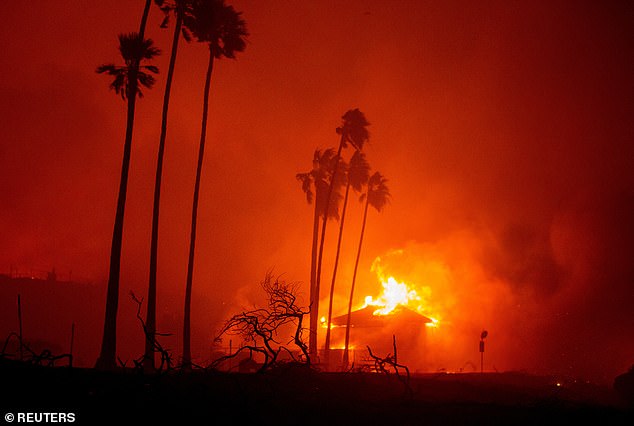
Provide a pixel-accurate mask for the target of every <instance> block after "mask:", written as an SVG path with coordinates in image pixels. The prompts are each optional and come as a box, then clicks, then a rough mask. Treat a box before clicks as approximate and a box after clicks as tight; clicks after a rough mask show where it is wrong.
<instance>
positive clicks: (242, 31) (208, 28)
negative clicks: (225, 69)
mask: <svg viewBox="0 0 634 426" xmlns="http://www.w3.org/2000/svg"><path fill="white" fill-rule="evenodd" d="M190 10H191V13H190V14H188V15H187V16H185V17H184V21H183V24H184V26H185V27H187V28H188V30H189V31H191V33H192V35H193V36H195V37H196V39H197V40H198V41H200V42H203V43H208V44H209V49H210V50H211V53H212V54H213V55H214V57H215V58H218V59H220V58H222V57H226V58H231V59H234V58H235V54H236V53H237V52H242V51H244V50H245V48H246V40H245V39H246V37H247V36H248V35H249V33H248V31H247V29H246V23H245V21H244V19H242V13H241V12H238V11H236V10H235V9H234V8H233V6H230V5H227V4H225V1H224V0H193V1H192V5H191V9H190Z"/></svg>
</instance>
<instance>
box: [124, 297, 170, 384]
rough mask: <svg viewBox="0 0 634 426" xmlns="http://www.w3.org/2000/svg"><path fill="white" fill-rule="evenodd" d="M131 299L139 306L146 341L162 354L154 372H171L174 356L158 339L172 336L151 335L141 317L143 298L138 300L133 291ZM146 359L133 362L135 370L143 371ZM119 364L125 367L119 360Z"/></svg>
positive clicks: (141, 357)
mask: <svg viewBox="0 0 634 426" xmlns="http://www.w3.org/2000/svg"><path fill="white" fill-rule="evenodd" d="M130 297H132V300H133V301H134V302H135V303H136V304H137V311H136V317H137V319H138V320H139V322H140V323H141V327H142V328H143V334H144V335H145V339H146V340H147V341H148V342H149V343H150V344H151V346H152V350H153V351H154V352H156V353H158V354H160V356H161V363H160V364H159V365H158V367H155V368H154V370H155V371H156V372H158V373H160V372H162V371H163V369H165V371H169V370H171V369H172V354H171V353H170V352H169V350H167V349H165V348H163V346H162V345H161V344H160V342H159V341H158V337H167V336H171V334H170V333H158V332H156V331H155V332H154V333H153V334H151V333H149V332H148V329H147V326H146V324H145V321H144V320H143V317H142V316H141V306H142V305H143V298H141V299H138V298H137V297H136V296H135V294H134V293H133V292H132V291H131V292H130ZM145 359H146V355H145V354H143V355H141V356H140V357H139V358H137V359H134V360H132V361H133V362H134V369H135V370H139V371H143V370H144V368H145V367H144V364H145ZM119 363H121V364H122V366H123V367H125V363H122V362H121V360H119Z"/></svg>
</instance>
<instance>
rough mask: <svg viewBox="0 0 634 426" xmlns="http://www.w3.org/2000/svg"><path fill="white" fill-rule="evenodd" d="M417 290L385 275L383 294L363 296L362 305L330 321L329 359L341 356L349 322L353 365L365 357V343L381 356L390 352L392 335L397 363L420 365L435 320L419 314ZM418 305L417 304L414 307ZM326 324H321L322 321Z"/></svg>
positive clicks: (338, 360)
mask: <svg viewBox="0 0 634 426" xmlns="http://www.w3.org/2000/svg"><path fill="white" fill-rule="evenodd" d="M417 301H418V302H419V301H420V297H419V296H418V294H417V292H416V291H415V290H413V289H410V288H409V287H408V286H407V285H406V284H405V283H402V282H398V281H396V279H394V278H393V277H389V278H388V279H387V280H386V281H385V282H383V294H382V295H381V296H379V297H378V298H377V299H374V298H372V297H371V296H367V297H366V298H365V304H364V306H363V307H362V308H360V309H357V310H355V311H352V312H351V314H350V321H348V315H347V314H345V315H341V316H338V317H335V318H333V319H332V322H331V336H332V337H331V339H332V342H333V345H331V348H334V349H331V362H335V363H338V362H340V360H341V359H342V355H343V348H344V341H345V334H346V327H347V326H348V322H349V323H350V342H349V350H350V351H351V354H350V359H351V360H354V363H355V364H356V365H359V364H363V363H364V362H366V361H367V360H368V356H369V353H368V350H367V347H368V346H369V347H370V348H371V349H372V352H373V353H374V354H375V355H377V356H381V357H385V356H387V355H388V354H394V347H393V337H392V336H394V337H396V342H397V350H398V359H399V362H401V363H404V364H408V363H410V365H416V366H417V368H420V367H421V366H422V364H423V363H422V362H421V361H422V360H424V359H425V351H426V349H427V340H428V339H427V338H428V334H429V329H430V328H435V327H436V325H437V323H438V321H437V320H436V319H433V318H431V317H428V316H426V315H423V314H421V313H420V310H421V307H420V306H419V304H418V303H416V302H417ZM417 305H418V306H417ZM322 325H323V326H324V327H327V325H326V324H325V323H323V324H322Z"/></svg>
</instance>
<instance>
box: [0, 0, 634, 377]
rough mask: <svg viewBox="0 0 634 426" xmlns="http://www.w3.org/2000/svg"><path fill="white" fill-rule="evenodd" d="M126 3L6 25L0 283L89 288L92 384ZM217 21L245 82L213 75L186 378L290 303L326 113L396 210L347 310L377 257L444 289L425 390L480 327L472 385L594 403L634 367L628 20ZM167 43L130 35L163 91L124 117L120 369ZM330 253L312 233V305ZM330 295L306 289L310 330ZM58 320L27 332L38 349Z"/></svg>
mask: <svg viewBox="0 0 634 426" xmlns="http://www.w3.org/2000/svg"><path fill="white" fill-rule="evenodd" d="M143 3H144V2H142V1H129V0H112V1H108V2H86V1H80V0H75V1H47V0H40V1H31V2H8V3H7V4H5V5H3V6H4V7H3V15H4V16H3V25H2V26H1V27H0V51H1V52H2V55H0V64H1V66H0V113H1V117H2V125H1V126H0V132H1V133H0V135H1V136H0V204H1V206H2V207H1V209H0V233H1V234H0V235H1V240H0V272H2V273H8V272H9V271H10V270H18V271H28V270H31V269H33V270H44V271H47V270H50V269H52V268H55V269H56V271H57V273H58V275H59V276H60V277H62V278H65V277H66V276H68V274H70V273H71V271H72V278H73V279H74V280H77V281H80V282H85V285H90V286H96V287H98V288H99V289H101V290H100V291H101V293H98V294H100V295H102V296H103V297H100V298H98V299H95V300H77V304H78V305H86V304H91V308H90V310H91V311H93V312H95V318H98V319H96V320H94V321H93V322H94V324H92V325H91V326H93V325H94V328H95V329H94V332H91V333H90V336H88V335H86V336H85V338H84V342H86V344H85V347H84V348H78V351H80V350H83V351H84V353H85V359H86V360H87V362H88V363H92V362H93V361H94V359H96V356H97V351H98V341H99V339H100V338H101V330H102V328H101V327H102V321H103V310H104V302H105V290H106V282H107V271H108V264H109V250H110V243H111V236H112V226H113V221H114V213H115V203H116V197H117V190H118V181H119V174H120V166H121V157H122V149H123V140H124V132H125V112H126V105H125V103H124V102H122V101H121V99H120V98H118V97H117V96H115V94H114V93H113V92H112V91H109V90H108V84H109V81H108V80H107V78H106V77H104V76H102V75H97V74H96V73H95V68H96V67H97V66H98V65H99V64H102V63H106V62H115V63H118V62H119V61H120V57H119V55H118V51H117V34H118V33H121V32H129V31H136V30H137V29H138V26H139V20H140V17H141V12H142V8H143ZM229 3H230V4H232V5H234V6H235V7H236V9H237V10H239V11H242V12H243V17H244V19H245V21H246V23H247V27H248V30H249V33H250V36H249V38H248V45H247V48H246V50H245V52H243V53H242V54H239V55H238V57H237V60H227V59H224V60H222V61H219V62H217V63H216V67H215V69H214V74H213V78H212V90H211V110H210V116H209V120H210V121H209V131H208V145H207V150H206V157H205V163H204V170H203V182H202V189H201V191H202V193H201V203H200V208H199V222H198V229H199V232H198V240H197V252H196V270H195V277H194V289H193V291H194V304H193V307H192V309H193V327H194V328H193V338H194V340H195V341H194V347H193V351H194V352H195V356H196V357H197V358H198V359H205V358H206V357H207V356H208V355H209V351H210V349H209V348H210V346H211V342H212V339H213V337H214V336H215V333H216V332H217V330H218V327H219V326H220V325H221V324H222V321H223V320H224V319H226V318H227V317H228V316H229V315H230V314H232V313H235V312H237V311H239V310H240V309H242V308H243V307H245V306H252V305H253V304H260V303H262V292H261V291H260V288H259V286H258V283H259V282H260V280H262V278H263V277H264V275H265V273H266V272H267V271H268V270H271V269H272V270H273V271H274V273H279V274H283V277H284V279H286V280H287V281H297V282H300V283H301V286H300V289H301V290H302V292H303V296H304V299H303V301H304V302H305V303H306V304H307V301H308V282H309V274H310V272H309V271H310V247H311V232H312V212H313V210H312V206H309V205H308V204H307V203H306V199H305V197H304V194H303V193H302V191H301V187H300V184H299V182H298V181H297V180H296V179H295V174H296V173H298V172H303V171H307V170H309V169H310V167H311V161H312V154H313V152H314V150H315V149H316V148H320V149H325V148H328V147H336V144H337V143H338V137H337V134H336V133H335V128H336V127H337V126H338V125H339V123H340V119H341V116H342V114H343V113H344V112H345V111H346V110H348V109H351V108H359V109H360V110H361V111H363V112H364V113H365V115H366V117H367V118H368V120H369V121H370V123H371V126H370V128H369V130H370V141H369V144H368V145H367V147H365V148H364V151H365V152H366V154H367V158H368V160H369V162H370V164H371V166H372V169H373V170H378V171H380V172H381V173H383V174H384V175H385V176H386V177H387V178H388V180H389V181H388V184H389V188H390V191H391V193H392V197H393V198H392V202H391V203H390V204H389V205H388V206H387V207H386V209H385V210H384V211H383V212H382V213H380V214H378V213H377V212H375V211H370V213H369V218H368V225H367V229H366V235H365V240H364V245H363V251H362V256H361V261H360V265H359V269H360V272H359V278H358V285H359V287H358V291H356V294H357V295H358V300H357V299H355V305H357V306H359V305H361V304H362V302H363V297H364V296H365V295H377V294H378V293H380V290H381V286H380V283H379V282H378V281H377V278H376V275H375V274H374V272H372V271H371V269H370V267H371V265H372V262H373V261H374V259H375V258H376V257H377V256H383V258H385V259H387V258H391V259H392V264H393V265H392V267H393V268H394V269H395V270H396V272H395V273H396V274H398V273H401V274H402V275H407V277H403V279H405V278H407V279H409V280H412V281H416V280H421V279H428V280H430V281H433V276H434V274H431V275H429V274H428V275H426V274H425V273H424V271H425V270H426V268H427V267H428V266H429V265H434V264H435V265H441V268H444V269H443V270H445V271H447V272H446V274H447V276H446V277H445V278H446V279H445V280H440V281H437V282H427V283H425V285H428V286H430V287H431V291H432V297H431V301H430V303H432V302H433V303H435V304H436V306H435V307H431V308H430V309H432V310H433V309H434V308H435V309H437V310H442V311H443V319H446V320H447V323H448V324H453V327H454V330H453V332H452V334H451V336H450V337H448V340H447V341H446V342H445V343H446V345H445V346H444V347H443V351H445V352H443V353H448V354H450V355H448V356H446V357H445V358H442V357H440V355H438V357H439V358H442V359H441V360H439V361H438V362H437V364H435V365H434V368H447V369H458V368H460V367H462V366H463V365H464V364H465V362H467V361H472V362H476V361H477V360H479V354H478V353H477V343H478V339H479V333H480V331H481V330H482V329H487V330H489V333H490V335H489V338H488V340H487V345H488V346H487V363H488V365H487V366H488V368H489V369H494V368H495V369H497V370H500V371H501V370H526V371H534V372H557V373H565V374H571V375H577V376H584V377H589V378H593V379H600V380H606V381H609V380H612V378H613V377H614V376H615V375H616V374H619V373H621V372H624V371H625V370H626V369H627V368H629V367H630V366H631V365H632V364H634V339H633V338H632V336H634V309H632V306H634V291H633V289H632V285H633V284H634V261H633V260H634V173H633V171H632V167H633V166H634V144H633V142H634V138H633V137H634V120H632V118H633V117H634V80H633V78H632V76H633V75H634V62H633V58H634V31H633V28H634V11H633V8H632V6H631V4H630V3H629V2H626V1H622V2H621V1H613V2H591V1H586V2H582V1H579V2H568V1H530V2H528V1H527V2H519V1H518V2H515V1H487V2H471V1H442V2H440V1H405V0H397V1H381V0H373V1H368V0H364V1H356V0H347V1H290V0H279V1H267V2H265V1H256V0H251V1H248V0H242V1H238V0H236V1H230V2H229ZM161 20H162V14H161V12H160V11H159V10H158V8H156V7H154V6H153V9H152V10H151V13H150V20H149V23H148V28H147V31H146V37H149V38H152V39H153V40H155V42H156V44H157V45H158V46H159V47H160V48H161V49H162V51H163V54H162V55H161V56H160V57H159V58H158V60H157V61H156V64H157V65H158V66H159V67H160V70H161V73H160V74H159V76H158V80H157V84H156V86H155V88H154V89H153V90H146V91H145V97H144V98H143V99H141V100H140V101H138V103H137V114H136V121H135V137H134V141H133V151H132V164H131V172H130V183H129V191H128V202H127V206H126V219H125V233H124V246H123V258H122V262H123V268H122V275H121V279H122V288H121V293H120V295H121V299H120V309H119V328H120V332H119V352H120V353H121V355H120V356H121V358H122V359H129V358H131V357H134V356H136V355H138V354H140V353H141V351H142V344H143V341H142V338H141V331H140V327H139V326H138V324H137V323H136V319H134V314H135V310H136V306H135V305H134V303H133V302H132V301H131V300H130V298H129V296H128V293H129V291H130V290H132V291H134V292H135V293H136V294H137V295H139V296H145V294H146V292H147V281H148V263H149V240H150V222H151V212H152V207H151V204H152V195H153V185H154V173H155V167H156V153H157V146H158V139H159V131H160V110H161V105H162V98H163V89H164V85H165V74H166V72H167V61H168V56H169V48H170V39H171V28H170V29H168V30H163V29H160V28H159V24H160V22H161ZM206 63H207V50H206V48H205V47H204V46H202V45H199V44H197V43H195V42H193V43H189V44H188V43H186V42H184V41H181V45H180V50H179V52H178V59H177V63H176V71H175V77H174V84H173V88H172V101H171V104H170V117H169V123H168V134H167V147H166V154H165V168H164V177H163V187H162V200H161V201H162V204H161V222H160V242H159V262H160V263H159V270H158V287H159V299H158V312H159V314H158V329H159V331H164V332H170V333H174V336H172V337H171V338H168V339H167V340H168V342H169V344H168V346H171V347H172V348H173V349H174V350H175V352H176V353H180V347H179V346H178V345H179V341H178V335H179V334H180V331H181V323H182V306H183V298H184V287H185V276H186V265H187V250H188V244H189V223H190V222H189V221H190V215H191V199H192V193H193V184H194V176H195V161H196V155H197V149H198V138H199V132H200V114H201V109H202V92H203V84H204V72H205V67H206ZM346 155H349V154H346ZM356 199H358V195H355V198H354V200H356ZM361 215H362V209H361V205H360V203H358V202H356V201H353V202H352V203H351V204H350V211H349V213H348V216H347V218H346V222H347V225H348V227H347V231H346V233H345V235H344V241H343V254H342V258H341V267H340V273H339V277H340V279H339V280H338V282H337V286H338V292H337V297H336V298H335V311H336V312H335V314H336V315H339V314H343V313H344V311H345V298H346V297H347V296H346V295H347V292H348V288H349V282H350V278H351V276H352V269H353V266H354V257H355V249H356V244H357V241H358V235H359V230H360V222H361ZM336 229H337V226H336V224H335V223H334V222H333V223H332V224H330V225H329V231H330V232H329V233H328V235H327V240H326V246H327V249H326V253H325V258H326V259H327V260H326V261H325V264H324V276H323V278H322V282H324V283H329V282H330V274H331V270H332V269H331V268H332V266H331V265H332V253H333V250H334V248H333V244H334V242H335V240H336V233H335V232H336ZM397 250H403V252H402V253H405V254H403V255H397V256H394V253H396V252H395V251H397ZM390 254H392V255H390ZM421 271H422V272H421ZM425 277H427V278H425ZM326 287H327V285H323V284H322V288H324V289H325V288H326ZM325 297H326V291H325V290H324V291H323V293H322V305H321V306H322V309H320V316H321V315H324V314H325V310H324V309H325V306H326V303H325V300H326V299H325ZM25 308H26V307H25ZM322 310H323V311H324V312H323V313H322V312H321V311H322ZM11 316H12V318H13V314H11ZM52 320H53V319H52V318H40V317H38V316H37V313H34V314H33V316H32V318H31V321H32V322H33V325H32V327H31V332H32V333H37V321H52ZM5 322H6V321H5ZM77 322H78V329H81V328H82V323H81V319H80V318H78V319H77ZM7 327H8V326H7ZM86 328H87V326H84V330H85V329H86ZM450 328H451V327H449V326H448V327H447V330H449V329H450ZM457 328H459V331H456V329H457ZM8 331H10V330H8ZM8 331H7V332H8ZM442 331H443V328H442V325H441V327H439V328H438V329H437V330H435V332H436V333H438V334H441V333H442ZM84 333H85V332H84ZM448 333H449V331H448Z"/></svg>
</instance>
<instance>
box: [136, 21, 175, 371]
mask: <svg viewBox="0 0 634 426" xmlns="http://www.w3.org/2000/svg"><path fill="white" fill-rule="evenodd" d="M176 15H177V16H176V26H175V28H174V38H173V39H172V53H171V56H170V62H169V68H168V71H167V82H166V83H165V94H164V95H163V113H162V117H161V135H160V138H159V148H158V160H157V162H156V180H155V182H154V205H153V209H152V237H151V240H150V282H149V285H148V295H147V316H146V319H145V325H146V336H145V356H144V358H143V366H144V368H145V369H146V370H153V369H154V363H155V352H154V339H155V336H156V270H157V266H158V238H159V210H160V204H161V180H162V177H163V156H164V154H165V139H166V137H167V113H168V109H169V102H170V92H171V89H172V79H173V77H174V68H175V66H176V53H177V52H178V41H179V40H180V32H181V27H182V25H183V18H182V14H180V13H177V14H176Z"/></svg>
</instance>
